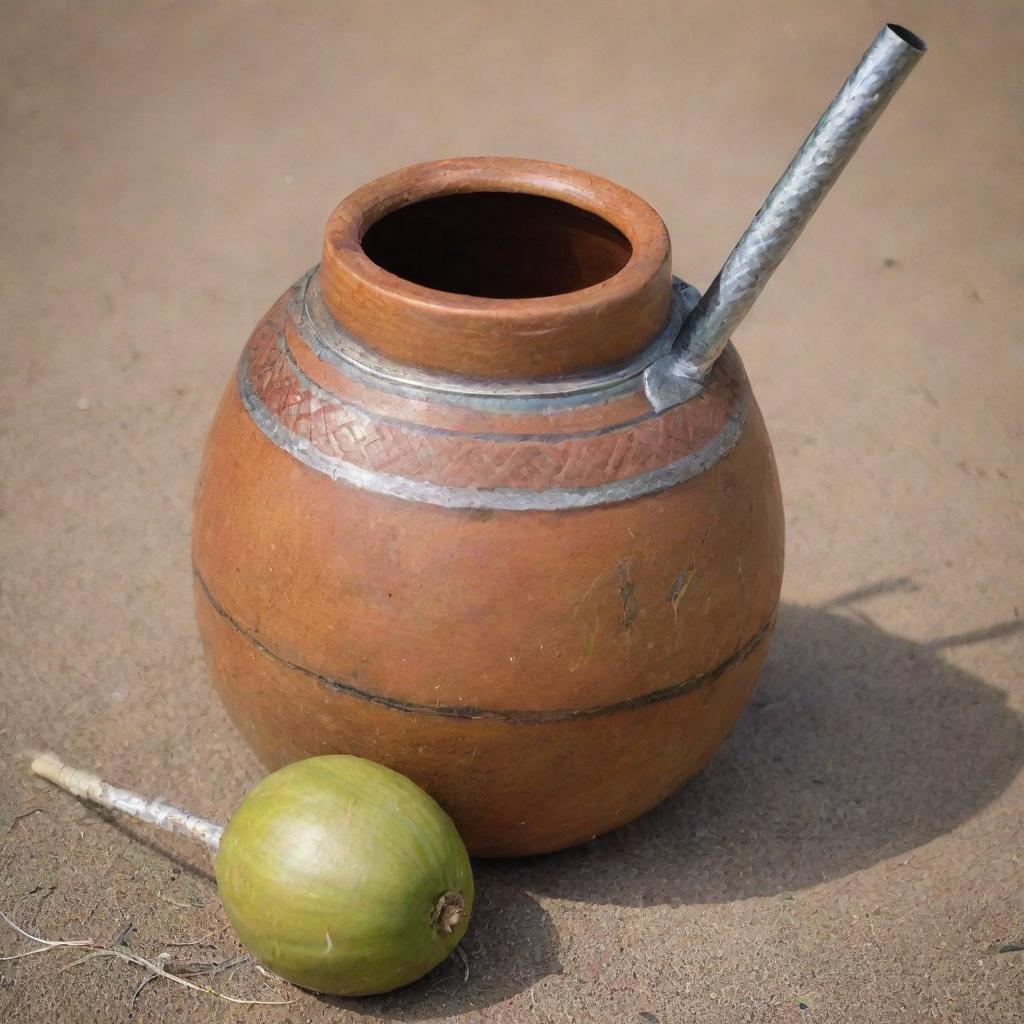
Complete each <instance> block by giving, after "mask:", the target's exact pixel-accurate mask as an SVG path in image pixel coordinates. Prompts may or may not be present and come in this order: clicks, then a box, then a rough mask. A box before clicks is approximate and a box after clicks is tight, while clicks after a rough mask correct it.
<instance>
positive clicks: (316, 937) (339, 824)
mask: <svg viewBox="0 0 1024 1024" xmlns="http://www.w3.org/2000/svg"><path fill="white" fill-rule="evenodd" d="M32 771H33V772H35V774H37V775H39V776H41V777H43V778H45V779H49V780H50V781H51V782H53V783H55V784H56V785H58V786H60V787H61V788H62V789H65V790H67V791H68V792H70V793H73V794H75V795H76V796H78V797H82V798H84V799H88V800H92V801H94V802H96V803H98V804H101V805H103V806H104V807H110V808H113V809H115V810H119V811H122V812H124V813H126V814H129V815H131V816H132V817H135V818H138V819H140V820H142V821H148V822H151V823H153V824H156V825H159V826H161V827H162V828H165V829H169V830H176V831H180V832H184V833H186V834H188V835H191V836H193V837H196V838H199V839H202V840H203V841H204V842H205V843H206V844H207V846H209V847H210V848H211V849H212V850H214V851H216V860H215V863H214V867H215V873H216V876H217V887H218V889H219V891H220V897H221V900H222V902H223V904H224V909H225V911H227V915H228V918H229V919H230V921H231V923H232V925H233V926H234V928H235V931H236V932H237V933H238V937H239V938H240V939H241V941H242V943H243V944H244V945H245V946H246V947H247V948H248V950H249V951H250V952H251V953H252V954H253V955H254V956H255V957H256V958H257V959H258V960H261V961H262V962H263V963H264V964H265V965H266V966H267V967H268V968H270V970H272V971H273V972H274V973H275V974H278V975H280V976H281V977H282V978H285V979H286V980H288V981H290V982H293V983H294V984H296V985H301V986H303V987H304V988H308V989H312V990H314V991H316V992H324V993H329V994H332V995H343V996H361V995H371V994H376V993H381V992H390V991H391V990H392V989H395V988H399V987H401V986H402V985H407V984H409V983H410V982H412V981H415V980H416V979H417V978H420V977H422V976H423V975H424V974H426V973H427V972H428V971H429V970H431V969H432V968H434V967H436V966H437V965H438V964H439V963H440V962H441V961H442V960H444V958H445V957H446V956H448V954H449V953H450V952H451V951H452V950H453V949H454V948H455V946H456V945H457V944H458V942H459V940H460V939H461V938H462V936H463V935H464V934H465V931H466V926H467V925H468V924H469V917H470V913H471V912H472V909H473V873H472V869H471V868H470V864H469V857H468V855H467V854H466V847H465V845H464V844H463V842H462V839H461V838H460V836H459V834H458V832H457V831H456V830H455V826H454V825H453V824H452V821H451V819H450V818H449V817H448V815H447V814H445V812H444V811H443V810H442V809H441V808H440V807H439V806H438V804H437V803H435V802H434V800H433V799H431V797H430V796H428V795H427V794H426V793H425V792H424V791H423V790H422V789H420V787H419V786H417V785H416V784H415V783H414V782H411V781H410V780H409V779H407V778H406V777H405V776H404V775H399V774H398V772H395V771H392V770H391V769H390V768H385V767H383V766H382V765H379V764H374V763H373V762H372V761H367V760H364V759H363V758H361V757H352V756H349V755H346V754H330V755H325V756H323V757H312V758H309V759H308V760H306V761H297V762H295V763H294V764H290V765H287V766H286V767H284V768H281V769H280V770H278V771H276V772H273V773H272V774H271V775H268V776H267V777H266V778H265V779H263V781H262V782H260V783H259V784H258V785H257V786H256V787H255V788H254V789H253V790H252V791H251V792H250V793H249V794H248V795H247V796H246V798H245V799H244V800H243V801H242V805H241V806H240V807H239V808H238V810H237V811H236V812H235V814H234V815H233V816H232V818H231V821H230V822H229V823H228V825H227V827H226V828H221V826H219V825H217V824H216V823H214V822H211V821H207V820H205V819H203V818H200V817H198V816H196V815H194V814H190V813H188V812H187V811H183V810H181V809H180V808H177V807H174V806H172V805H171V804H168V803H167V802H166V801H164V800H163V799H161V798H157V799H155V800H149V799H147V798H146V797H142V796H139V795H138V794H137V793H134V792H132V791H131V790H127V789H121V788H120V787H117V786H112V785H110V784H109V783H107V782H104V781H103V780H102V779H100V778H99V777H98V776H96V775H93V774H92V773H91V772H88V771H84V770H83V769H79V768H70V767H68V766H67V765H66V764H64V762H63V761H61V760H60V758H58V757H57V756H56V755H55V754H49V753H48V754H40V755H38V756H37V757H36V758H35V759H34V760H33V761H32Z"/></svg>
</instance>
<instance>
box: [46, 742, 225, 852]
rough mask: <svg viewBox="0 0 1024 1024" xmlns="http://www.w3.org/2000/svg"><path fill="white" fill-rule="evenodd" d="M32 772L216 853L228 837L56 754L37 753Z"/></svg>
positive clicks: (192, 816)
mask: <svg viewBox="0 0 1024 1024" xmlns="http://www.w3.org/2000/svg"><path fill="white" fill-rule="evenodd" d="M32 772H33V774H35V775H38V776H39V777H40V778H43V779H46V780H47V781H48V782H52V783H53V784H54V785H55V786H59V787H60V788H61V789H63V790H65V791H66V792H68V793H71V794H72V796H77V797H78V798H79V799H80V800H91V801H92V802H93V803H94V804H99V805H100V806H101V807H109V808H110V809H111V810H114V811H120V812H121V813H122V814H127V815H128V816H129V817H132V818H135V819H136V820H138V821H145V822H148V823H149V824H150V825H156V826H157V828H162V829H164V830H165V831H167V832H180V833H182V834H183V835H187V836H191V837H192V838H193V839H199V840H200V841H201V842H203V843H205V844H206V845H207V846H208V847H209V848H210V849H211V850H212V851H214V852H216V850H217V848H218V847H219V846H220V838H221V836H222V835H223V834H224V826H223V825H218V824H217V823H216V822H214V821H207V820H206V819H205V818H200V817H199V815H198V814H191V813H189V812H188V811H183V810H182V809H181V808H180V807H175V806H174V805H173V804H169V803H167V801H166V800H164V799H163V797H155V798H150V797H145V796H141V795H140V794H139V793H134V792H132V790H130V789H122V788H121V787H120V786H112V785H111V784H110V783H109V782H104V781H103V779H101V778H100V777H99V776H98V775H94V774H93V773H92V772H89V771H86V770H85V769H83V768H72V767H70V766H69V765H66V764H65V763H64V762H63V761H62V760H61V759H60V758H59V757H58V756H57V755H56V754H53V753H49V752H47V753H45V754H37V755H36V756H35V757H34V758H33V759H32Z"/></svg>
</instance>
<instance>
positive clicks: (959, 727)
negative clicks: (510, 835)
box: [500, 580, 1024, 906]
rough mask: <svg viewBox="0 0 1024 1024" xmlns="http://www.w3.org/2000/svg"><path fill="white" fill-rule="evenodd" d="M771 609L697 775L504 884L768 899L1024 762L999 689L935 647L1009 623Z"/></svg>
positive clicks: (852, 604)
mask: <svg viewBox="0 0 1024 1024" xmlns="http://www.w3.org/2000/svg"><path fill="white" fill-rule="evenodd" d="M912 586H913V585H912V584H911V583H910V582H909V581H906V580H899V581H891V582H889V583H885V584H879V585H876V586H875V587H872V588H867V589H866V590H865V591H861V592H858V593H856V594H853V595H848V596H847V597H846V598H843V599H840V600H839V601H834V602H832V603H831V605H830V606H829V607H825V608H810V607H802V606H799V605H785V606H783V608H782V609H781V611H780V615H779V620H778V626H777V630H776V635H775V640H774V642H773V647H772V650H771V653H770V655H769V659H768V662H767V664H766V666H765V669H764V672H763V674H762V677H761V681H760V683H759V685H758V688H757V690H756V691H755V694H754V698H753V700H752V701H751V704H750V706H749V707H748V708H747V710H746V712H745V714H744V715H743V717H742V718H741V720H740V722H739V724H738V725H737V727H736V729H735V730H734V732H733V734H732V736H731V737H730V738H729V740H728V741H727V742H726V744H724V746H723V748H722V749H721V750H720V751H719V752H718V754H717V755H716V756H715V757H714V758H713V760H712V762H711V763H710V764H709V766H708V767H707V768H706V769H705V771H704V772H703V773H702V774H701V775H700V776H698V777H697V778H696V779H694V780H693V781H692V782H691V783H690V784H689V785H688V786H686V787H685V788H684V789H683V790H682V791H681V792H680V793H679V794H677V795H676V796H675V797H673V798H671V799H670V800H668V801H666V803H664V804H663V805H662V806H661V807H659V808H657V809H655V810H654V811H652V812H651V813H649V814H647V815H646V816H644V817H643V818H641V819H639V820H638V821H636V822H634V823H633V824H631V825H628V826H626V827H625V828H622V829H619V830H618V831H616V832H614V833H611V834H609V835H607V836H602V837H600V838H598V839H596V840H594V841H593V842H591V843H588V844H586V845H585V846H582V847H578V848H576V849H573V850H567V851H564V852H562V853H558V854H551V855H548V856H546V857H542V858H534V859H532V860H522V861H506V862H504V865H503V866H502V870H501V875H500V877H501V878H502V880H503V881H506V882H517V883H518V884H519V885H521V886H522V887H523V888H524V889H526V890H528V891H530V892H534V893H539V894H550V895H557V896H559V897H561V898H563V899H576V900H582V901H586V902H592V903H610V904H621V905H631V906H642V905H644V904H652V903H653V904H665V903H668V904H683V903H714V902H724V901H729V900H737V899H744V898H748V897H753V896H769V895H776V894H781V893H786V892H789V891H792V890H796V889H800V888H804V887H807V886H811V885H814V884H816V883H818V882H821V881H823V880H827V879H834V878H838V877H841V876H844V875H848V874H850V873H852V872H855V871H858V870H860V869H862V868H866V867H869V866H870V865H872V864H875V863H877V862H879V861H881V860H883V859H886V858H889V857H894V856H896V855H898V854H905V853H907V852H908V851H912V850H914V849H915V848H916V847H919V846H921V845H922V844H924V843H927V842H929V841H930V840H933V839H935V838H936V837H937V836H941V835H943V834H944V833H946V832H949V831H951V830H952V829H954V828H956V827H957V826H958V825H959V824H960V823H961V822H963V821H965V820H966V819H968V818H970V817H971V816H972V815H974V814H977V813H978V812H979V811H981V810H982V809H983V808H984V807H985V806H986V805H987V804H989V803H990V802H991V801H992V800H994V799H995V798H996V797H997V796H998V795H999V794H1000V793H1001V792H1002V791H1003V790H1004V789H1005V788H1006V786H1007V785H1008V784H1009V783H1010V782H1011V780H1012V779H1013V778H1014V776H1015V775H1016V774H1017V772H1018V771H1019V770H1020V768H1021V767H1022V765H1024V725H1022V721H1021V718H1020V717H1019V716H1018V715H1017V714H1016V713H1015V712H1014V711H1013V710H1012V709H1010V708H1009V707H1008V706H1007V703H1006V698H1005V696H1004V694H1003V693H1001V692H1000V691H999V690H996V689H994V688H993V687H991V686H989V685H988V684H986V683H985V682H983V681H982V680H981V679H979V678H977V677H975V676H972V675H970V674H968V673H967V672H964V671H962V670H960V669H958V668H955V667H954V666H953V665H951V664H949V663H948V662H947V661H946V660H945V659H944V658H943V656H942V653H941V652H942V651H943V650H944V649H946V648H949V647H953V646H961V645H964V644H971V643H978V642H982V641H986V640H992V639H996V638H999V637H1001V636H1005V635H1008V634H1012V633H1017V632H1019V631H1020V630H1021V629H1022V628H1024V623H1022V622H1020V621H1013V622H1008V623H1003V624H1000V625H998V626H993V627H991V628H990V629H987V630H980V631H978V632H976V633H966V634H963V635H959V636H954V637H948V638H945V639H944V640H939V641H935V642H932V643H923V644H922V643H915V642H912V641H909V640H905V639H902V638H900V637H898V636H894V635H892V634H890V633H887V632H885V631H884V630H882V629H880V628H879V627H878V626H876V625H875V624H874V623H873V622H872V621H871V620H870V619H869V618H868V617H867V616H866V615H864V614H863V612H861V611H860V610H859V609H858V608H857V607H856V604H857V603H859V602H860V601H861V600H862V599H864V598H865V597H868V596H871V594H872V593H878V592H879V591H885V590H887V589H894V588H906V587H912Z"/></svg>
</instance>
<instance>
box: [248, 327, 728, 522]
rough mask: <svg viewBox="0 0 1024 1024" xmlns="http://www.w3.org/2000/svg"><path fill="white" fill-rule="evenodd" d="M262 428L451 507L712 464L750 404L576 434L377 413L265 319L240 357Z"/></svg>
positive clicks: (504, 504) (339, 470)
mask: <svg viewBox="0 0 1024 1024" xmlns="http://www.w3.org/2000/svg"><path fill="white" fill-rule="evenodd" d="M238 388H239V393H240V395H241V399H242V402H243V404H244V406H245V408H246V410H247V411H248V413H249V415H250V416H251V418H252V419H253V421H254V422H255V423H256V425H257V426H258V427H259V428H260V430H261V431H262V432H263V433H264V434H265V435H266V436H267V437H268V438H269V439H270V440H271V441H273V443H274V444H275V445H277V446H278V447H280V448H282V449H284V450H285V451H287V452H288V453H289V454H290V455H292V456H293V457H294V458H296V459H298V460H299V461H300V462H302V463H304V464H305V465H307V466H309V467H310V468H312V469H315V470H316V471H317V472H320V473H323V474H325V475H326V476H329V477H331V479H333V480H338V481H342V482H344V483H347V484H350V485H352V486H354V487H359V488H362V489H364V490H368V491H374V492H376V493H379V494H386V495H390V496H392V497H396V498H402V499H404V500H408V501H421V502H426V503H428V504H433V505H441V506H443V507H445V508H467V509H496V510H510V511H520V510H533V509H540V510H560V509H570V508H585V507H588V506H592V505H601V504H608V503H611V502H616V501H625V500H627V499H630V498H635V497H639V496H640V495H644V494H650V493H653V492H655V491H659V490H663V489H665V488H667V487H671V486H674V485H675V484H678V483H681V482H683V481H685V480H688V479H690V478H691V477H693V476H696V475H697V474H699V473H702V472H704V471H705V470H706V469H708V468H709V467H710V466H712V465H714V464H715V463H716V462H717V461H718V460H719V459H721V458H722V457H723V456H724V455H726V454H727V453H728V452H729V451H731V450H732V448H733V447H734V446H735V444H736V442H737V441H738V440H739V437H740V435H741V434H742V431H743V426H744V423H745V420H746V414H747V405H746V399H745V397H744V395H745V392H743V391H742V390H741V389H738V390H737V393H736V396H735V398H734V401H733V405H732V407H731V409H728V410H727V411H726V410H724V409H723V408H722V407H720V406H719V407H711V406H709V407H708V409H707V410H706V417H705V419H704V420H703V421H702V422H701V423H699V424H697V423H696V421H695V419H694V416H693V415H692V414H691V413H688V412H687V411H686V410H684V409H683V408H681V407H680V408H677V409H673V410H668V411H666V412H664V413H662V414H660V415H658V414H654V413H650V414H649V415H646V416H642V417H640V418H637V419H634V420H632V421H629V422H624V423H620V424H616V425H612V426H609V427H606V428H602V429H599V430H591V431H581V432H577V433H569V434H535V435H529V434H500V433H488V434H473V433H465V432H460V431H456V430H451V429H445V428H438V427H432V426H428V425H425V424H420V423H415V422H410V421H405V420H399V419H395V418H393V417H387V416H380V415H376V414H374V413H373V412H371V411H369V410H368V409H365V408H363V407H361V406H359V405H357V404H355V403H353V402H351V401H347V400H345V399H343V398H341V397H340V396H338V395H335V394H333V393H331V392H329V391H327V390H325V389H324V388H322V387H321V386H320V385H318V384H317V383H316V382H315V381H313V380H311V379H310V378H309V377H308V376H307V375H306V374H305V373H304V372H303V371H302V369H301V368H300V367H299V366H298V364H297V363H296V361H295V359H294V357H293V355H292V353H291V351H290V350H289V348H288V343H287V340H286V337H285V334H284V330H283V325H282V324H280V323H277V322H275V320H273V319H268V320H266V321H264V323H263V324H261V325H260V327H259V328H257V330H256V332H255V333H254V335H253V337H252V339H251V340H250V342H249V345H248V346H247V348H246V350H245V352H244V353H243V355H242V359H241V361H240V362H239V367H238Z"/></svg>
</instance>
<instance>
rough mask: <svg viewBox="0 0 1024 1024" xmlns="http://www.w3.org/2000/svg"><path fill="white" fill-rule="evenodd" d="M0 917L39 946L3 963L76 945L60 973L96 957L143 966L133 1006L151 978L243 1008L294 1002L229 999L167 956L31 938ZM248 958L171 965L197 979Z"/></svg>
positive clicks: (89, 941) (0, 913)
mask: <svg viewBox="0 0 1024 1024" xmlns="http://www.w3.org/2000/svg"><path fill="white" fill-rule="evenodd" d="M0 917H2V918H3V919H4V921H6V922H7V924H9V925H10V926H11V927H12V928H13V929H14V930H15V931H16V932H18V934H19V935H24V936H25V938H26V939H31V941H32V942H38V943H39V946H38V947H37V948H36V949H30V950H26V951H25V952H23V953H15V954H14V955H13V956H7V957H2V958H0V959H3V960H16V959H19V958H20V957H23V956H32V955H34V954H36V953H49V952H52V951H53V950H55V949H63V948H66V947H69V946H76V947H78V948H80V949H87V950H88V951H89V952H87V953H86V954H85V955H84V956H80V957H79V958H78V959H77V960H72V961H71V963H69V964H65V965H64V966H63V967H61V968H60V969H59V972H58V973H60V972H63V971H67V970H70V969H71V968H72V967H77V966H79V964H83V963H85V962H86V961H87V960H94V959H96V958H101V959H111V958H116V959H118V960H123V961H125V963H129V964H134V965H135V966H137V967H143V968H145V969H146V970H147V971H149V972H150V977H147V978H144V979H143V983H142V984H141V985H140V986H139V987H138V988H137V989H136V990H135V994H134V995H133V996H132V1002H133V1004H134V1002H135V999H136V998H137V996H138V994H139V992H141V991H142V988H143V987H144V986H145V985H146V984H148V983H149V982H150V981H152V980H153V979H154V978H157V977H159V978H166V979H167V980H168V981H173V982H174V983H175V984H176V985H182V986H184V987H185V988H190V989H193V990H194V991H196V992H204V993H205V994H206V995H210V996H215V997H216V998H218V999H223V1000H224V1001H225V1002H228V1003H240V1004H243V1005H245V1006H254V1005H259V1006H284V1005H285V1004H287V1003H292V1002H294V1000H293V999H242V998H239V997H238V996H229V995H228V994H227V993H226V992H220V991H218V990H217V989H215V988H211V987H210V986H209V985H202V984H198V983H196V982H194V981H189V980H188V978H187V977H181V976H180V975H179V974H177V973H175V972H174V971H173V970H169V969H168V968H170V967H172V964H170V963H169V960H170V954H169V953H161V954H160V956H158V957H157V958H156V959H155V960H147V959H146V958H145V957H143V956H139V955H138V954H137V953H133V952H132V951H131V950H130V949H128V948H127V947H125V946H115V947H113V948H112V947H109V946H100V945H98V944H97V943H95V942H93V941H92V939H42V938H40V937H39V936H38V935H32V934H31V933H30V932H27V931H25V929H24V928H19V927H18V925H16V924H15V923H14V922H13V921H12V920H11V919H10V918H9V917H8V916H7V915H6V914H5V913H4V912H3V911H2V910H0ZM126 932H127V929H126V931H125V932H123V933H122V934H121V935H120V936H118V938H119V939H120V938H123V937H124V936H125V935H126ZM247 959H248V957H246V956H238V957H231V958H229V959H228V960H224V961H222V962H221V963H220V964H196V963H193V962H188V963H184V964H180V965H173V966H176V967H179V968H181V969H182V973H184V974H189V975H190V976H192V977H196V976H209V975H211V974H217V973H219V972H220V971H222V970H224V971H226V970H230V969H231V968H232V967H237V966H239V965H240V964H241V963H243V962H245V961H246V960H247Z"/></svg>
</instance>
